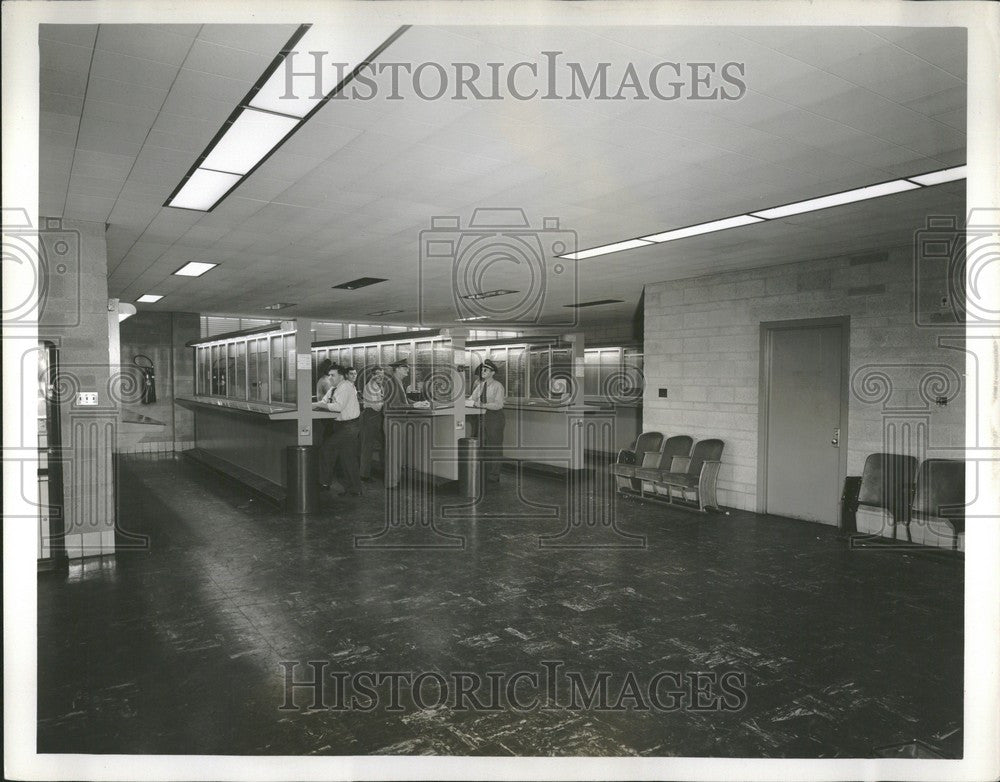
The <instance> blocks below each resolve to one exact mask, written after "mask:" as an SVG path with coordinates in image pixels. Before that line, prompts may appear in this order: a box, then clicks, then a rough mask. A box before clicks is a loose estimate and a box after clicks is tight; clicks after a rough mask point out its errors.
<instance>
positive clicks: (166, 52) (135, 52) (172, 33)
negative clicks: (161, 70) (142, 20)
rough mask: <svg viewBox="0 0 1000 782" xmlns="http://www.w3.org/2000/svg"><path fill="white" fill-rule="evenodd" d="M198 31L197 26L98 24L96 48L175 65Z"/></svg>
mask: <svg viewBox="0 0 1000 782" xmlns="http://www.w3.org/2000/svg"><path fill="white" fill-rule="evenodd" d="M198 30H199V25H164V24H102V25H101V27H100V30H99V31H98V34H97V48H98V49H104V50H106V51H109V52H118V53H120V54H127V55H129V56H131V57H141V58H143V59H145V60H154V61H156V62H162V63H165V64H167V65H174V66H179V65H180V64H181V63H182V62H184V58H185V57H186V56H187V53H188V51H189V50H190V48H191V44H192V43H193V42H194V37H195V36H196V35H197V34H198Z"/></svg>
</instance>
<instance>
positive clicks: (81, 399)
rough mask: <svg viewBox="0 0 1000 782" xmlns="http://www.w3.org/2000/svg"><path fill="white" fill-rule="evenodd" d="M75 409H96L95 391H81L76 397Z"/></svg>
mask: <svg viewBox="0 0 1000 782" xmlns="http://www.w3.org/2000/svg"><path fill="white" fill-rule="evenodd" d="M76 405H77V407H97V392H96V391H81V392H80V393H79V394H77V395H76Z"/></svg>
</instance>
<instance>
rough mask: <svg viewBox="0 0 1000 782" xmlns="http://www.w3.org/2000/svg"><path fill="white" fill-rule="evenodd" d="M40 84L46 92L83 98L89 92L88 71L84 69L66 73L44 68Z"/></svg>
mask: <svg viewBox="0 0 1000 782" xmlns="http://www.w3.org/2000/svg"><path fill="white" fill-rule="evenodd" d="M39 82H40V84H41V88H42V91H44V92H57V93H59V94H61V95H73V96H76V97H78V98H82V97H83V96H84V95H85V94H86V92H87V70H86V68H84V69H82V70H79V71H65V70H56V69H55V68H42V69H41V72H40V73H39Z"/></svg>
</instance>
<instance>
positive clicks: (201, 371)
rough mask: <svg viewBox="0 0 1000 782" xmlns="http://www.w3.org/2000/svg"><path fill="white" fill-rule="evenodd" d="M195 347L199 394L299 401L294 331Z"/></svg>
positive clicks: (283, 401) (251, 336)
mask: <svg viewBox="0 0 1000 782" xmlns="http://www.w3.org/2000/svg"><path fill="white" fill-rule="evenodd" d="M194 350H195V373H196V377H195V393H197V394H198V395H199V396H217V397H224V398H226V399H238V400H240V401H250V402H278V403H283V404H292V405H294V404H295V402H296V399H295V394H296V372H295V332H294V331H292V332H282V333H279V334H267V335H241V336H232V337H229V338H226V339H222V340H219V341H218V342H215V343H211V344H207V345H196V346H195V347H194Z"/></svg>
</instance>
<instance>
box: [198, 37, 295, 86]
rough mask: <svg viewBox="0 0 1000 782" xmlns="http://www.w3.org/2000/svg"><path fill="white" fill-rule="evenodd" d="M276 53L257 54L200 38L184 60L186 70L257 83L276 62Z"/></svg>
mask: <svg viewBox="0 0 1000 782" xmlns="http://www.w3.org/2000/svg"><path fill="white" fill-rule="evenodd" d="M275 53H276V52H272V53H270V54H266V55H264V54H255V53H253V52H247V51H243V50H242V49H233V48H231V47H228V46H220V45H218V44H214V43H210V42H208V41H206V40H204V39H202V38H199V39H198V40H196V41H195V42H194V44H193V45H192V46H191V51H190V52H188V56H187V58H186V59H185V60H184V68H185V69H187V70H192V71H200V72H202V73H208V74H212V75H214V76H224V77H226V78H229V79H238V80H240V81H251V82H256V81H257V79H259V78H260V76H261V74H262V73H264V71H265V70H266V69H267V67H268V66H269V65H270V64H271V62H272V61H273V60H274V55H275Z"/></svg>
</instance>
